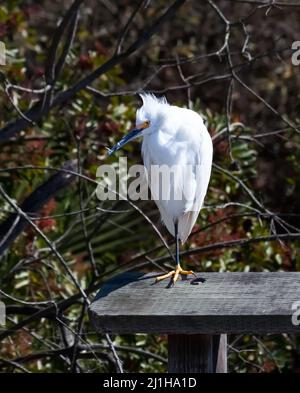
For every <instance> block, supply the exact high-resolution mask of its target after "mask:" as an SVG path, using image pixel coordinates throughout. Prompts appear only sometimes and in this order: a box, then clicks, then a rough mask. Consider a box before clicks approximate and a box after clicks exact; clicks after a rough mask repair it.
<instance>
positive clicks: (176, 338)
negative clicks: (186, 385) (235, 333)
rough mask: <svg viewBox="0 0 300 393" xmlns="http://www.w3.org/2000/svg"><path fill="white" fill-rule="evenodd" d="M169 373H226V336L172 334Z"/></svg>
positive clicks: (170, 337)
mask: <svg viewBox="0 0 300 393" xmlns="http://www.w3.org/2000/svg"><path fill="white" fill-rule="evenodd" d="M168 372H169V373H226V372H227V348H226V335H225V334H222V335H215V336H213V335H210V334H170V335H169V336H168Z"/></svg>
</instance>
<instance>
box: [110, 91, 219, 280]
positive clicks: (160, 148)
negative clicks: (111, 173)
mask: <svg viewBox="0 0 300 393" xmlns="http://www.w3.org/2000/svg"><path fill="white" fill-rule="evenodd" d="M140 96H141V98H142V100H143V105H142V107H141V108H139V109H138V110H137V113H136V128H134V129H133V130H132V131H131V132H129V134H127V135H126V136H125V137H123V138H122V139H121V140H120V141H119V142H118V143H117V144H116V145H115V146H114V147H113V148H112V149H110V150H109V154H112V153H114V152H115V151H116V150H119V149H120V148H121V147H122V146H124V145H125V144H126V143H127V142H129V141H131V140H133V139H135V138H137V137H139V136H142V137H143V142H142V156H143V162H144V167H145V168H146V173H147V181H148V185H149V188H150V190H151V194H152V197H153V199H154V200H155V202H156V204H157V206H158V209H159V211H160V214H161V218H162V221H163V223H164V224H165V226H166V227H167V229H168V230H169V232H170V233H171V234H172V235H173V236H174V237H175V241H176V254H175V261H176V267H175V269H174V270H172V271H170V272H169V273H167V274H164V275H162V276H159V277H157V278H156V281H161V280H163V279H166V278H172V283H173V284H175V282H176V281H177V279H178V277H179V274H180V275H189V274H193V275H195V273H194V272H193V271H191V270H183V269H182V268H181V266H180V260H179V240H180V241H181V242H182V243H184V242H185V241H186V239H187V238H188V236H189V234H190V233H191V231H192V229H193V226H194V224H195V222H196V220H197V217H198V215H199V212H200V209H201V207H202V204H203V201H204V197H205V195H206V192H207V188H208V184H209V180H210V174H211V166H212V156H213V146H212V140H211V137H210V135H209V133H208V131H207V128H206V126H205V124H204V123H203V120H202V117H201V116H200V115H199V114H198V113H196V112H195V111H192V110H190V109H186V108H180V107H178V106H173V105H170V104H168V102H167V100H166V99H165V98H164V97H163V98H158V97H156V96H154V95H153V94H149V93H143V94H140ZM163 166H164V167H165V168H169V169H170V171H169V173H172V176H171V177H170V179H169V180H168V181H167V182H166V181H165V182H164V183H163V185H162V184H161V183H162V182H161V180H160V179H161V178H160V177H159V176H160V174H159V172H158V171H157V168H163ZM153 168H156V170H155V171H153ZM172 171H173V172H172ZM160 186H162V187H160ZM160 188H163V189H164V194H162V190H161V189H160ZM166 195H167V198H166V197H165V196H166Z"/></svg>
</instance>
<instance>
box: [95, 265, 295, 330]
mask: <svg viewBox="0 0 300 393" xmlns="http://www.w3.org/2000/svg"><path fill="white" fill-rule="evenodd" d="M155 275H156V274H153V273H152V274H144V273H140V272H139V273H138V272H131V273H126V274H122V275H119V276H117V277H115V278H113V279H112V280H110V281H108V282H107V283H105V284H104V285H103V287H102V288H101V290H100V291H99V293H98V295H97V296H96V299H95V300H94V302H93V303H92V305H91V307H90V310H89V312H90V318H91V322H92V324H93V325H94V327H95V328H96V330H98V331H99V332H113V333H139V332H140V333H167V334H187V333H188V334H197V333H198V334H200V333H201V334H220V333H275V332H276V333H281V332H300V326H295V325H293V324H292V321H291V315H292V312H293V311H292V304H293V303H294V302H296V301H300V273H292V272H291V273H290V272H277V273H269V272H268V273H201V274H200V273H199V274H198V276H199V278H201V279H203V280H205V281H204V282H203V283H199V284H198V285H191V280H182V281H179V282H178V283H177V284H176V285H175V287H173V288H167V283H166V282H160V283H158V284H155V285H153V283H154V277H155Z"/></svg>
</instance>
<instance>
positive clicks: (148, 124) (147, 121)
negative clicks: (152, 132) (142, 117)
mask: <svg viewBox="0 0 300 393" xmlns="http://www.w3.org/2000/svg"><path fill="white" fill-rule="evenodd" d="M144 125H145V128H148V127H150V120H146V121H145V123H144Z"/></svg>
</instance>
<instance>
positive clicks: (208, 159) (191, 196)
mask: <svg viewBox="0 0 300 393" xmlns="http://www.w3.org/2000/svg"><path fill="white" fill-rule="evenodd" d="M212 155H213V147H212V140H211V137H210V135H209V133H208V131H207V130H206V127H204V126H203V130H202V132H201V142H200V146H199V147H198V149H197V150H196V151H194V154H193V157H194V159H193V161H194V162H193V163H192V168H191V169H192V170H191V171H190V172H189V174H188V175H187V177H188V180H186V179H185V182H184V184H185V188H186V195H187V196H188V201H187V203H186V206H185V211H184V213H183V214H182V215H181V217H180V218H179V221H178V233H179V238H180V240H181V242H182V243H184V242H185V241H186V239H187V238H188V236H189V234H190V233H191V231H192V229H193V226H194V225H195V222H196V220H197V217H198V215H199V212H200V210H201V207H202V205H203V201H204V198H205V195H206V192H207V188H208V183H209V179H210V174H211V166H212Z"/></svg>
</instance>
